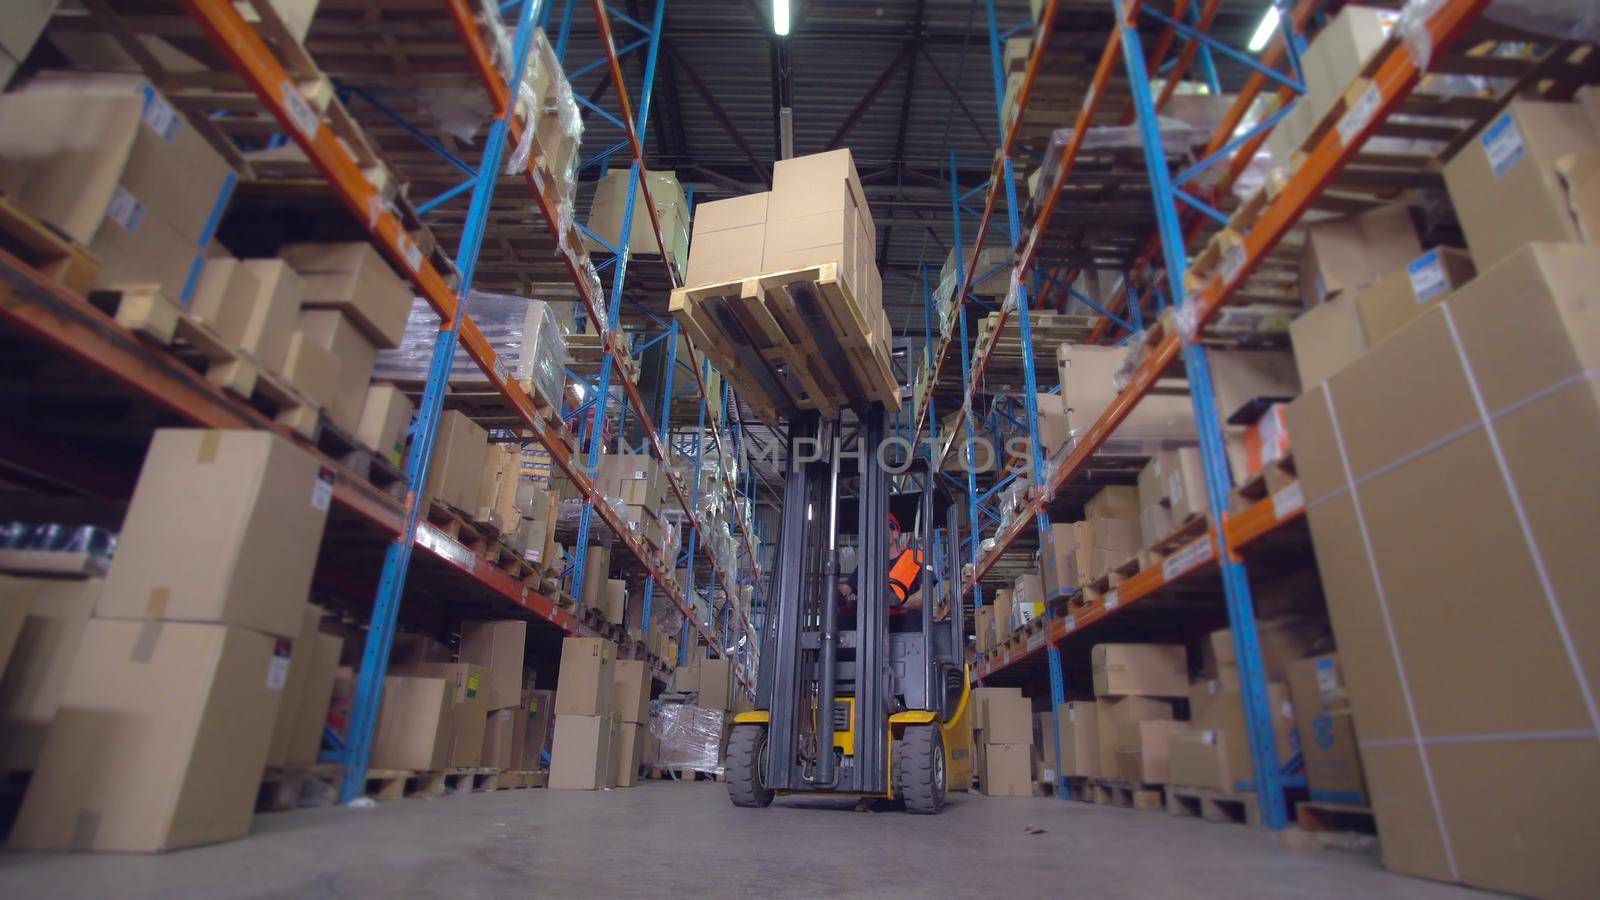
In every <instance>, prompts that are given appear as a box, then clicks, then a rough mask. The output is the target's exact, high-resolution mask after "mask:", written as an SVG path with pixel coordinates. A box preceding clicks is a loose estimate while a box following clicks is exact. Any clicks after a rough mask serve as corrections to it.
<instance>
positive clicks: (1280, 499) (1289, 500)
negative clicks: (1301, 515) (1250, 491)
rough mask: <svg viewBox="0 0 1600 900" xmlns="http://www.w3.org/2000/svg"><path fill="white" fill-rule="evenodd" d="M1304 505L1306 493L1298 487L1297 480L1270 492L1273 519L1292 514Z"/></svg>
mask: <svg viewBox="0 0 1600 900" xmlns="http://www.w3.org/2000/svg"><path fill="white" fill-rule="evenodd" d="M1305 505H1306V495H1305V492H1304V491H1302V490H1301V489H1300V482H1298V481H1296V482H1294V483H1293V484H1289V485H1286V486H1284V487H1282V488H1280V489H1279V490H1276V491H1274V492H1273V493H1272V517H1273V518H1275V519H1283V518H1287V517H1289V516H1292V515H1294V514H1295V513H1297V512H1299V511H1300V510H1302V509H1304V508H1305Z"/></svg>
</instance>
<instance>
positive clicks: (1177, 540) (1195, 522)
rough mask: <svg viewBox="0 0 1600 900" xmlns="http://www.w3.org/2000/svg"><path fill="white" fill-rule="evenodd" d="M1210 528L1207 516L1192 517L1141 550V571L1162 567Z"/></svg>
mask: <svg viewBox="0 0 1600 900" xmlns="http://www.w3.org/2000/svg"><path fill="white" fill-rule="evenodd" d="M1210 527H1211V522H1210V519H1209V518H1208V517H1207V516H1205V515H1203V514H1200V513H1194V514H1192V515H1190V516H1189V518H1188V520H1187V521H1185V522H1183V523H1182V524H1181V525H1179V526H1178V527H1177V528H1175V529H1173V530H1172V532H1171V533H1169V534H1168V535H1167V536H1166V537H1164V538H1162V539H1161V540H1159V541H1156V542H1155V543H1154V544H1151V545H1150V546H1148V547H1143V548H1141V549H1140V550H1139V553H1138V560H1139V571H1141V572H1143V571H1144V570H1145V569H1154V568H1156V567H1158V566H1160V565H1161V564H1162V563H1164V562H1166V561H1167V559H1168V558H1169V557H1171V556H1172V555H1173V554H1175V553H1179V552H1181V551H1182V550H1183V549H1184V548H1185V547H1187V546H1188V545H1189V544H1190V543H1191V542H1193V541H1194V539H1195V538H1198V537H1200V536H1201V535H1203V534H1205V533H1206V531H1207V530H1208V529H1209V528H1210Z"/></svg>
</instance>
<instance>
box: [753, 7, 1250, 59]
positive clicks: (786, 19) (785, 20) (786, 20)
mask: <svg viewBox="0 0 1600 900" xmlns="http://www.w3.org/2000/svg"><path fill="white" fill-rule="evenodd" d="M778 2H782V0H778ZM784 22H785V24H786V25H787V22H788V18H787V17H785V19H784ZM1277 30H1278V7H1277V6H1275V5H1274V6H1269V7H1267V14H1266V15H1264V16H1262V17H1261V24H1260V25H1257V26H1256V33H1255V34H1252V35H1250V52H1251V53H1260V52H1261V48H1263V47H1265V46H1267V42H1268V41H1270V40H1272V33H1273V32H1274V31H1277ZM778 33H779V34H782V33H783V32H781V31H780V32H778Z"/></svg>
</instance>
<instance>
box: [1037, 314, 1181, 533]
mask: <svg viewBox="0 0 1600 900" xmlns="http://www.w3.org/2000/svg"><path fill="white" fill-rule="evenodd" d="M1125 355H1126V354H1125V352H1124V349H1123V348H1121V347H1097V346H1091V345H1087V344H1062V345H1061V346H1060V347H1058V348H1057V350H1056V369H1057V377H1059V378H1060V380H1061V396H1062V398H1063V401H1064V402H1065V403H1066V406H1067V428H1068V430H1069V432H1070V433H1072V434H1080V435H1081V434H1083V433H1084V432H1086V431H1088V430H1089V428H1090V427H1092V426H1093V425H1094V423H1095V420H1096V419H1099V418H1100V415H1101V414H1102V413H1104V412H1105V411H1106V407H1108V406H1110V405H1111V401H1112V400H1115V399H1116V397H1117V394H1118V393H1119V392H1118V391H1117V389H1116V385H1115V384H1113V383H1112V380H1111V376H1112V373H1114V372H1115V371H1116V370H1117V367H1118V366H1120V365H1122V359H1123V357H1124V356H1125ZM1153 440H1174V441H1192V440H1194V406H1193V405H1192V404H1191V403H1190V402H1189V398H1188V397H1186V396H1177V395H1168V394H1151V395H1149V396H1146V397H1145V398H1144V399H1143V400H1141V401H1139V403H1138V404H1136V405H1135V406H1134V408H1133V410H1132V411H1131V412H1129V413H1128V417H1127V418H1125V419H1123V420H1122V424H1121V425H1119V426H1117V430H1116V431H1115V432H1113V434H1112V438H1111V444H1110V445H1111V446H1113V447H1115V446H1117V444H1118V442H1119V441H1120V442H1134V443H1139V442H1144V441H1153ZM1140 446H1142V444H1140ZM1137 516H1138V512H1137V510H1135V512H1134V517H1135V518H1137Z"/></svg>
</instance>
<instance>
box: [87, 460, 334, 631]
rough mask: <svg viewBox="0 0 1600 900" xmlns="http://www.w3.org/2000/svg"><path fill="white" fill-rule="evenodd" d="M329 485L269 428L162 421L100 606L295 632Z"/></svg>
mask: <svg viewBox="0 0 1600 900" xmlns="http://www.w3.org/2000/svg"><path fill="white" fill-rule="evenodd" d="M332 491H333V473H332V472H331V471H329V470H327V469H324V468H322V467H321V466H320V465H318V464H317V461H316V460H315V459H314V458H312V457H311V456H310V455H308V454H307V453H305V452H304V451H302V450H300V449H299V448H297V447H296V446H294V445H293V444H292V443H290V442H289V441H287V440H285V439H284V438H281V437H279V436H277V435H275V434H272V433H270V432H263V431H202V430H197V429H175V428H163V429H160V430H158V431H156V433H155V437H154V439H153V440H152V441H151V442H150V450H149V452H148V453H147V454H146V456H145V460H144V468H143V469H141V470H140V473H139V483H138V485H137V486H136V487H135V488H134V492H133V499H132V501H131V502H130V503H129V505H128V514H127V516H126V517H125V518H124V519H123V527H122V533H121V537H120V539H119V541H118V543H117V554H116V557H115V558H114V559H113V560H112V562H111V571H110V573H109V574H108V575H107V576H106V583H105V589H104V590H103V591H101V593H100V599H99V602H98V604H97V605H96V607H95V614H96V615H97V616H102V617H106V618H122V619H167V620H181V621H191V622H220V623H223V624H227V625H237V626H240V627H244V628H254V629H256V630H258V631H263V632H266V633H267V634H272V635H276V636H278V637H292V636H294V635H295V634H297V633H298V632H299V630H300V614H301V604H302V603H303V602H304V601H305V598H306V594H307V592H308V591H309V590H310V588H311V572H312V569H313V568H314V567H315V565H316V560H317V552H318V550H319V549H320V548H321V544H322V528H323V524H324V522H325V520H326V519H327V513H328V505H329V499H330V497H331V496H332ZM175 553H180V554H182V557H183V564H182V565H181V566H178V565H174V554H175Z"/></svg>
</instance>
